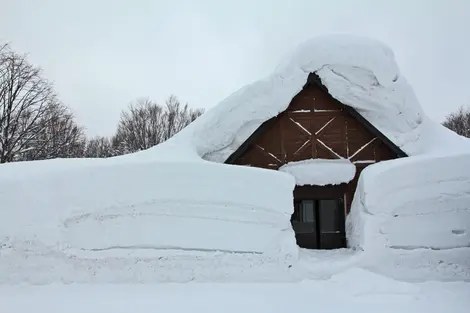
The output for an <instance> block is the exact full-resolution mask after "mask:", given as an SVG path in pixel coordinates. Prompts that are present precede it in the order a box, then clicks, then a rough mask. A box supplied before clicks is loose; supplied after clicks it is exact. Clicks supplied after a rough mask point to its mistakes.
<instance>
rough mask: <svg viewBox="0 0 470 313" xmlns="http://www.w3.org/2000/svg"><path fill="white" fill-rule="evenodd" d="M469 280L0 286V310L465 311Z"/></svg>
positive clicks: (368, 277)
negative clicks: (419, 282) (463, 281)
mask: <svg viewBox="0 0 470 313" xmlns="http://www.w3.org/2000/svg"><path fill="white" fill-rule="evenodd" d="M469 294H470V285H469V284H465V283H461V282H460V283H458V282H456V283H437V282H428V283H423V284H410V283H403V282H398V281H394V280H392V279H388V278H385V277H382V276H379V275H375V274H372V273H369V272H367V271H363V270H359V269H355V270H350V271H347V272H345V273H342V274H339V275H335V276H333V277H332V278H331V279H330V280H327V281H305V282H300V283H295V284H294V283H292V284H266V283H264V284H239V283H233V284H214V283H206V284H198V283H193V284H165V285H152V284H150V285H126V284H124V285H68V286H59V285H48V286H36V287H33V286H24V285H23V286H0V303H1V307H2V311H3V312H9V313H29V312H31V311H32V308H34V312H38V313H55V312H58V313H59V312H60V313H62V312H68V313H75V312H77V313H84V312H100V313H108V312H109V313H119V312H126V313H128V312H142V313H146V312H175V313H183V312H184V313H186V312H204V313H211V312H214V313H215V312H217V313H220V312H226V313H231V312H233V313H240V312H250V313H251V312H253V313H254V312H256V313H277V312H279V313H286V312H298V313H304V312H305V313H307V312H312V310H313V311H316V312H331V313H333V312H361V313H377V312H381V313H396V312H407V313H422V312H426V313H442V312H452V313H467V312H468V308H469V307H470V298H469V297H468V295H469Z"/></svg>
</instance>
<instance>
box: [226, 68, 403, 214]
mask: <svg viewBox="0 0 470 313" xmlns="http://www.w3.org/2000/svg"><path fill="white" fill-rule="evenodd" d="M401 156H405V154H404V153H403V152H402V151H401V150H400V149H399V148H398V147H396V146H395V145H394V144H393V143H391V142H390V141H389V140H388V139H387V138H386V137H385V136H384V135H383V134H381V133H380V132H379V131H378V130H377V129H375V128H374V127H373V126H372V125H371V124H370V123H368V122H367V121H366V120H365V119H364V118H362V117H361V116H360V115H359V114H358V113H357V112H356V111H355V110H354V109H352V108H350V107H348V106H345V105H343V104H342V103H340V102H339V101H337V100H336V99H334V98H333V97H332V96H331V95H330V94H329V93H328V90H327V89H326V88H325V87H324V86H323V85H321V83H319V79H318V76H316V75H315V74H311V76H310V77H309V81H308V82H307V84H306V85H305V87H304V88H303V90H302V91H301V92H299V93H298V94H297V95H296V96H295V97H294V98H293V99H292V101H291V103H290V105H289V107H288V108H287V109H286V110H285V111H284V112H282V113H281V114H279V115H278V116H276V117H274V118H272V119H271V120H269V121H267V122H265V123H264V124H263V125H262V126H261V127H260V128H259V129H258V130H257V131H256V132H255V133H254V134H253V135H252V136H251V137H250V138H249V139H248V140H247V141H246V142H245V143H244V144H243V145H242V146H241V147H240V148H239V149H238V150H237V151H236V152H235V153H234V154H232V156H230V157H229V159H228V160H227V161H226V163H231V164H238V165H245V166H255V167H260V168H266V169H273V170H277V169H279V167H281V166H282V165H284V164H286V163H289V162H292V161H301V160H306V159H312V158H313V159H315V158H320V159H340V158H345V159H349V160H350V161H351V162H352V163H354V164H355V165H356V168H357V171H356V172H357V173H356V177H355V179H354V180H353V181H352V182H351V183H350V184H349V185H348V192H347V199H346V203H347V208H348V211H349V207H350V204H351V201H352V197H353V195H354V191H355V189H356V185H357V179H358V177H359V174H360V172H361V171H362V169H363V168H364V167H366V166H367V165H369V164H373V163H376V162H379V161H383V160H390V159H394V158H397V157H401Z"/></svg>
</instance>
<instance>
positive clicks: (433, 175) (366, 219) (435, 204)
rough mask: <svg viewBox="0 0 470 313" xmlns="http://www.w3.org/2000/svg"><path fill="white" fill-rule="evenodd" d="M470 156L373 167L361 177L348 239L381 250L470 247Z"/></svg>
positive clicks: (408, 160)
mask: <svg viewBox="0 0 470 313" xmlns="http://www.w3.org/2000/svg"><path fill="white" fill-rule="evenodd" d="M469 168H470V156H469V155H454V156H435V157H431V156H429V157H409V158H404V159H397V160H392V161H385V162H380V163H378V164H375V165H371V166H369V167H367V168H366V169H365V170H364V171H363V172H362V173H361V176H360V179H359V183H358V187H357V190H356V194H355V196H354V201H353V204H352V207H351V213H350V214H349V216H348V217H347V222H346V223H347V225H346V228H347V236H348V243H349V245H350V246H352V247H356V248H360V249H363V250H365V251H374V252H377V251H378V250H379V249H407V250H411V249H419V248H427V249H452V248H458V247H469V246H470V171H469V170H468V169H469Z"/></svg>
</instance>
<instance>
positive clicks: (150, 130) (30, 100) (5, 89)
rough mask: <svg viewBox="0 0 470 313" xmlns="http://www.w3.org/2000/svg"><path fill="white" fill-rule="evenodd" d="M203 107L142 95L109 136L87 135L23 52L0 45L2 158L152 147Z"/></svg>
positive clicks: (114, 152) (94, 153)
mask: <svg viewBox="0 0 470 313" xmlns="http://www.w3.org/2000/svg"><path fill="white" fill-rule="evenodd" d="M201 114H203V110H200V109H195V110H193V109H190V108H189V107H188V105H187V104H186V105H184V106H183V105H181V103H180V102H179V101H178V99H177V98H176V97H175V96H171V97H170V98H169V99H168V100H167V101H166V103H165V106H160V105H158V104H157V103H155V102H153V101H150V100H148V99H141V100H138V101H136V102H135V103H134V104H131V105H130V106H129V108H128V110H124V111H123V112H122V114H121V118H120V121H119V122H118V126H117V130H116V134H115V135H114V136H112V137H111V138H107V137H94V138H91V139H87V138H86V136H85V131H84V128H83V127H80V126H79V125H78V124H77V123H76V121H75V117H74V115H73V114H72V112H71V111H70V110H69V109H68V108H67V106H65V105H64V104H63V103H62V102H60V100H59V99H58V97H57V95H56V94H55V92H54V89H53V85H52V84H51V83H50V82H49V81H47V80H46V79H45V78H44V77H43V75H42V71H41V70H40V69H39V68H37V67H35V66H33V65H32V64H30V63H29V62H28V60H27V58H26V55H21V54H19V53H16V52H14V51H13V50H12V49H11V47H10V46H9V45H7V44H5V45H0V163H7V162H14V161H26V160H42V159H51V158H72V157H75V158H77V157H110V156H116V155H121V154H125V153H131V152H135V151H139V150H144V149H148V148H150V147H152V146H155V145H157V144H159V143H161V142H163V141H165V140H167V139H168V138H170V137H171V136H173V135H174V134H176V133H177V132H179V131H180V130H181V129H183V128H184V127H186V126H187V125H188V124H189V123H191V122H192V121H194V120H195V119H196V118H197V117H198V116H200V115H201Z"/></svg>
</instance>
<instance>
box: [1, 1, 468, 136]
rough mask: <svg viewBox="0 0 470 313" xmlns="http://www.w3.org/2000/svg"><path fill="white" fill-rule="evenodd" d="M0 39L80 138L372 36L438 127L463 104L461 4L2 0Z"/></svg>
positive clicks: (216, 95) (197, 103)
mask: <svg viewBox="0 0 470 313" xmlns="http://www.w3.org/2000/svg"><path fill="white" fill-rule="evenodd" d="M0 2H1V5H0V42H2V41H8V42H10V43H11V44H12V46H13V48H14V49H15V50H17V51H19V52H27V53H29V54H30V60H31V61H32V62H33V63H35V64H37V65H39V66H41V67H42V68H43V69H44V73H45V76H46V77H47V78H49V79H51V80H53V81H54V83H55V86H56V90H57V92H58V93H59V95H60V98H61V99H62V101H63V102H64V103H65V104H67V105H68V106H70V107H72V108H73V110H74V111H75V113H76V116H77V119H78V122H79V123H80V124H82V125H84V126H85V127H86V128H87V133H88V134H89V135H98V134H100V135H111V134H112V133H113V132H114V130H115V126H116V124H117V121H118V119H119V114H120V111H121V110H122V109H123V108H125V107H126V106H127V105H128V104H129V102H130V101H132V100H134V99H136V98H138V97H150V98H152V99H155V100H157V101H158V102H160V103H163V101H164V100H165V99H166V98H167V97H168V96H169V95H170V94H171V93H174V94H176V95H177V96H178V97H179V98H180V100H182V101H184V102H188V103H189V105H190V106H192V107H204V108H210V107H212V106H214V105H216V104H217V102H218V101H220V100H222V99H223V98H225V97H226V96H228V95H229V94H231V93H232V92H235V91H236V90H237V89H238V88H240V87H241V86H243V85H245V84H247V83H250V82H252V81H254V80H257V79H259V78H262V77H263V76H265V75H267V74H269V73H270V72H271V70H272V69H274V67H275V66H276V64H277V63H278V62H279V61H280V59H281V57H282V56H283V55H284V54H285V53H286V52H288V51H289V50H292V49H293V48H295V46H296V45H297V44H299V43H301V42H302V41H303V40H305V39H307V38H310V37H313V36H316V35H324V34H328V33H353V34H357V35H366V36H371V37H374V38H377V39H379V40H381V41H383V42H385V43H386V44H388V45H389V46H391V47H392V49H393V50H394V52H395V55H396V57H397V62H398V64H399V66H400V67H401V70H402V73H403V74H404V75H405V76H406V77H407V78H408V80H409V81H410V83H411V84H412V85H413V87H414V89H415V92H416V94H417V96H418V98H419V100H420V101H421V104H422V106H423V107H424V109H425V111H426V112H427V113H428V114H429V115H430V116H431V117H432V118H433V119H436V120H439V121H440V120H442V118H443V117H444V116H445V115H446V114H448V113H449V112H451V111H454V110H456V109H457V108H458V107H459V106H461V105H470V80H469V78H468V74H467V73H469V72H470V0H393V1H383V0H355V1H353V0H321V1H317V0H290V1H289V0H288V1H286V0H237V1H224V0H212V1H211V0H199V1H197V0H168V1H166V0H153V1H152V0H134V1H123V0H114V1H111V0H95V1H91V0H81V1H78V0H73V1H72V0H0Z"/></svg>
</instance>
